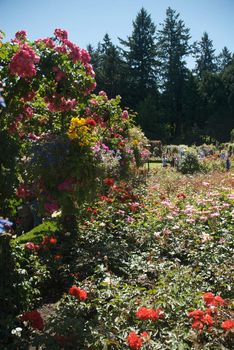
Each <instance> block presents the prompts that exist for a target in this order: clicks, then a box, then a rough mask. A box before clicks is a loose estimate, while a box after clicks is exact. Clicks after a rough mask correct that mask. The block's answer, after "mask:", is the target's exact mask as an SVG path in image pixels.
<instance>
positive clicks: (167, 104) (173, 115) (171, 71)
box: [158, 7, 190, 139]
mask: <svg viewBox="0 0 234 350" xmlns="http://www.w3.org/2000/svg"><path fill="white" fill-rule="evenodd" d="M179 16H180V15H179V14H178V13H176V11H175V10H172V9H171V8H170V7H169V8H168V9H167V11H166V19H165V21H164V23H163V24H162V29H161V30H159V32H158V45H159V59H160V73H161V74H160V75H161V88H162V97H163V101H164V114H165V118H166V119H167V120H168V122H169V123H170V125H171V136H172V138H177V139H178V137H179V136H180V135H181V134H182V133H183V124H184V117H185V116H184V110H183V95H184V89H185V81H186V77H187V72H188V71H187V68H186V62H185V57H186V56H187V55H188V54H189V52H190V46H189V39H190V35H189V29H188V28H186V27H185V24H184V22H183V21H182V20H181V19H180V18H179Z"/></svg>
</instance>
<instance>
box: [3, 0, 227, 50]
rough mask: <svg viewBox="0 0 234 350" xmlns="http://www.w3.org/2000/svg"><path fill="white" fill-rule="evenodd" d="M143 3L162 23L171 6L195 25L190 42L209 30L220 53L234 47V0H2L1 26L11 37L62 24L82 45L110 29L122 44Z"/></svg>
mask: <svg viewBox="0 0 234 350" xmlns="http://www.w3.org/2000/svg"><path fill="white" fill-rule="evenodd" d="M142 6H143V7H144V8H145V9H146V10H147V11H148V13H150V14H151V17H152V20H153V21H154V23H155V24H156V26H157V28H159V27H160V26H159V23H162V22H163V20H164V19H165V12H166V9H167V8H168V6H170V7H171V8H173V9H175V10H176V11H177V12H179V13H180V16H181V19H183V20H184V22H185V24H186V26H187V27H189V28H190V33H191V36H192V39H191V42H193V41H195V40H200V38H201V36H202V34H203V32H204V31H207V32H208V34H209V36H210V38H211V39H212V40H213V44H214V47H215V48H216V50H217V53H218V52H220V51H221V50H222V48H223V47H224V46H227V47H228V48H229V50H230V51H232V52H234V40H233V34H234V20H233V14H234V0H82V1H81V0H37V1H35V0H0V29H2V30H3V31H5V32H6V34H7V40H9V39H10V38H12V37H14V33H15V32H16V31H17V30H21V29H25V30H27V32H28V36H29V38H30V39H32V40H34V39H37V38H42V37H47V36H52V35H53V32H54V29H55V28H62V29H66V30H68V32H69V38H70V40H72V41H74V42H75V43H77V44H78V45H79V46H80V47H82V48H85V47H86V46H87V44H89V43H91V44H92V45H93V46H96V44H97V43H98V41H102V39H103V36H104V35H105V33H108V34H109V35H110V37H111V39H112V41H113V42H114V43H115V44H118V39H117V38H118V37H120V38H122V39H125V38H126V37H127V35H131V32H132V21H133V20H134V19H135V17H136V15H137V13H138V12H139V10H140V9H141V7H142Z"/></svg>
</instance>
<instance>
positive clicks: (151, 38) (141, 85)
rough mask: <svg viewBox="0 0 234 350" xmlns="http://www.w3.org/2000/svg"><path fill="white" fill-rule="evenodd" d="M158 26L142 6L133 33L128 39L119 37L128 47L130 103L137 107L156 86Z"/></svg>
mask: <svg viewBox="0 0 234 350" xmlns="http://www.w3.org/2000/svg"><path fill="white" fill-rule="evenodd" d="M155 32H156V27H155V25H154V23H153V22H152V20H151V16H150V15H149V14H148V13H147V11H146V10H145V9H144V8H142V9H141V10H140V12H139V13H138V14H137V16H136V19H135V21H133V31H132V35H131V36H130V37H128V38H127V40H122V39H120V38H119V40H120V43H121V44H122V45H123V46H124V47H126V48H127V50H124V49H122V53H123V57H124V59H125V61H126V63H127V67H128V75H129V78H130V79H129V82H128V83H129V95H130V96H131V99H130V101H129V102H130V105H131V107H135V106H136V105H137V104H138V102H139V100H143V99H144V98H145V97H146V96H147V94H148V93H151V92H152V90H153V89H155V88H156V67H157V62H156V53H157V52H156V44H155Z"/></svg>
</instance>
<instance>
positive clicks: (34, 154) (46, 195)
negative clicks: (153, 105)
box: [0, 29, 147, 231]
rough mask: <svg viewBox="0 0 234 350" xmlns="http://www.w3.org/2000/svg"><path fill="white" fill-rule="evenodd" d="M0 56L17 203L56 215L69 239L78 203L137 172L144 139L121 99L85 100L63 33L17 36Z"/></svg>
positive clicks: (90, 80) (89, 84) (79, 64)
mask: <svg viewBox="0 0 234 350" xmlns="http://www.w3.org/2000/svg"><path fill="white" fill-rule="evenodd" d="M1 49H2V52H3V53H2V55H1V65H2V69H1V71H0V80H1V79H4V83H5V93H4V98H5V102H6V108H5V109H4V114H3V116H4V117H3V119H2V121H1V125H0V126H1V129H3V130H7V131H8V132H9V134H11V135H12V137H13V138H14V139H16V140H18V142H19V143H20V144H21V146H22V148H21V151H22V152H21V157H19V159H20V162H19V164H18V165H19V173H20V179H21V180H20V181H21V183H20V185H19V187H18V189H17V190H16V195H17V196H18V197H20V198H21V199H23V200H27V201H28V202H32V201H37V202H38V203H39V209H40V211H41V213H42V215H43V216H50V215H51V214H53V213H54V212H55V211H58V210H60V209H61V210H62V220H61V221H62V223H63V227H64V231H66V230H73V231H74V230H75V227H76V225H75V217H74V215H76V214H77V212H78V211H79V205H80V203H82V202H83V201H84V200H89V199H91V200H92V199H93V195H94V194H95V192H96V191H97V190H100V181H99V179H100V178H102V177H103V176H108V174H110V171H111V172H112V175H113V174H115V176H119V175H120V176H126V174H129V171H130V168H131V170H133V169H134V167H135V166H136V165H140V164H142V162H143V161H144V159H145V158H146V157H147V150H146V139H145V137H144V135H143V134H142V133H141V132H140V131H139V130H138V129H137V128H136V127H133V125H134V124H133V116H132V115H131V114H129V113H128V111H127V110H122V109H121V107H120V97H117V98H116V99H111V100H109V99H108V97H107V95H106V94H105V92H103V91H101V92H100V93H99V95H98V96H96V95H92V94H91V93H92V91H93V90H94V89H95V87H96V83H95V80H94V76H95V73H94V71H93V69H92V66H91V64H90V55H89V53H88V52H87V51H86V50H84V49H81V48H79V47H78V46H77V45H76V44H74V43H72V42H71V41H70V40H69V39H68V33H67V32H66V31H65V30H62V29H55V32H54V37H53V38H44V39H38V40H36V41H34V42H29V41H28V39H27V33H26V32H25V31H20V32H17V33H16V36H15V39H14V40H12V42H11V43H3V44H2V48H1ZM68 221H70V222H73V225H72V224H70V225H69V227H68V226H66V224H65V223H67V222H68ZM65 226H66V227H65Z"/></svg>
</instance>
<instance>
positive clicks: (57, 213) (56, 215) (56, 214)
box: [51, 210, 62, 218]
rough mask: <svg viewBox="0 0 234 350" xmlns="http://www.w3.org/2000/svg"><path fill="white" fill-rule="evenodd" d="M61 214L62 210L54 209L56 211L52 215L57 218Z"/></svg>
mask: <svg viewBox="0 0 234 350" xmlns="http://www.w3.org/2000/svg"><path fill="white" fill-rule="evenodd" d="M61 214H62V212H61V210H59V211H54V212H53V213H52V215H51V217H52V218H57V217H59V216H61Z"/></svg>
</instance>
